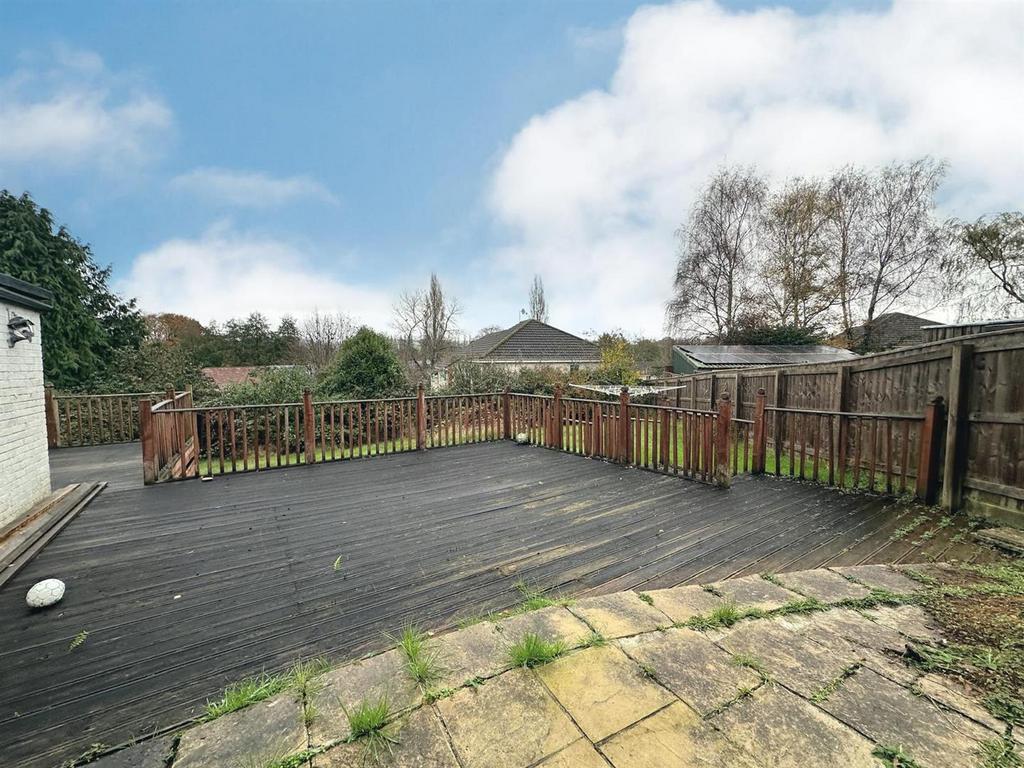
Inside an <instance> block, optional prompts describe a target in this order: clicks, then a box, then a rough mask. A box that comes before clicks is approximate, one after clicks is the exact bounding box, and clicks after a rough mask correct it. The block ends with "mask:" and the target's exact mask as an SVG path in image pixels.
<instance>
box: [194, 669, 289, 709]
mask: <svg viewBox="0 0 1024 768" xmlns="http://www.w3.org/2000/svg"><path fill="white" fill-rule="evenodd" d="M287 687H288V676H287V675H270V674H267V673H266V672H263V673H261V674H259V675H256V676H255V677H249V678H246V679H245V680H241V681H239V682H237V683H232V684H231V685H229V686H228V687H227V688H225V689H224V695H223V696H222V697H221V699H220V701H208V702H206V716H205V719H206V720H212V719H214V718H215V717H220V716H221V715H226V714H228V713H230V712H234V711H236V710H239V709H243V708H244V707H248V706H249V705H250V704H255V703H256V702H258V701H263V700H264V699H269V698H270V697H271V696H273V695H274V694H276V693H280V692H281V691H283V690H284V689H285V688H287Z"/></svg>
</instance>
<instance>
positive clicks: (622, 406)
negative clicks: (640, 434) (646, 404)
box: [619, 387, 633, 464]
mask: <svg viewBox="0 0 1024 768" xmlns="http://www.w3.org/2000/svg"><path fill="white" fill-rule="evenodd" d="M632 432H633V430H631V429H630V428H629V387H623V388H622V389H621V390H619V461H621V462H622V463H623V464H629V457H630V455H631V453H632V451H630V449H629V438H630V435H631V434H632Z"/></svg>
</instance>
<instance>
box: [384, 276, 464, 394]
mask: <svg viewBox="0 0 1024 768" xmlns="http://www.w3.org/2000/svg"><path fill="white" fill-rule="evenodd" d="M394 311H395V319H394V326H395V328H396V329H397V330H398V333H399V337H400V343H399V350H400V352H401V353H402V355H403V357H405V358H406V360H407V362H409V363H410V364H411V365H412V366H413V367H415V369H416V370H417V371H418V372H419V373H420V375H421V376H429V375H430V374H431V373H433V372H434V371H435V370H436V369H437V368H438V366H439V365H440V364H441V363H443V362H444V360H445V358H446V357H447V355H448V354H449V352H450V351H451V350H452V348H453V346H454V341H455V334H456V333H457V331H458V329H457V328H456V325H455V318H456V317H457V316H458V315H459V313H460V312H461V311H462V310H461V307H460V306H459V302H458V301H457V300H456V299H454V298H448V297H446V296H445V294H444V290H443V289H442V287H441V281H440V280H438V279H437V275H436V274H431V275H430V286H429V287H428V288H427V289H426V290H423V291H413V292H406V293H403V294H402V295H401V296H400V297H399V299H398V303H397V304H395V309H394Z"/></svg>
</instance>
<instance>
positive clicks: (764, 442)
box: [750, 387, 768, 475]
mask: <svg viewBox="0 0 1024 768" xmlns="http://www.w3.org/2000/svg"><path fill="white" fill-rule="evenodd" d="M767 399H768V397H767V395H766V394H765V391H764V387H760V388H758V390H757V395H755V396H754V457H753V465H752V466H751V468H750V473H751V474H752V475H763V474H764V461H765V454H766V453H767V452H768V430H767V428H766V427H767V425H766V424H765V416H766V411H765V405H766V403H765V401H766V400H767Z"/></svg>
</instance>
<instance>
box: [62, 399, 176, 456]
mask: <svg viewBox="0 0 1024 768" xmlns="http://www.w3.org/2000/svg"><path fill="white" fill-rule="evenodd" d="M45 392H46V400H45V404H46V407H45V410H46V441H47V444H48V445H49V447H50V448H69V447H74V446H83V445H112V444H114V443H130V442H132V441H134V440H138V439H139V401H140V400H141V399H146V398H154V397H159V396H160V395H161V393H160V392H126V393H120V394H113V395H92V394H61V393H58V392H55V391H54V389H53V387H52V386H50V385H47V386H46V390H45ZM172 394H173V393H172Z"/></svg>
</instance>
